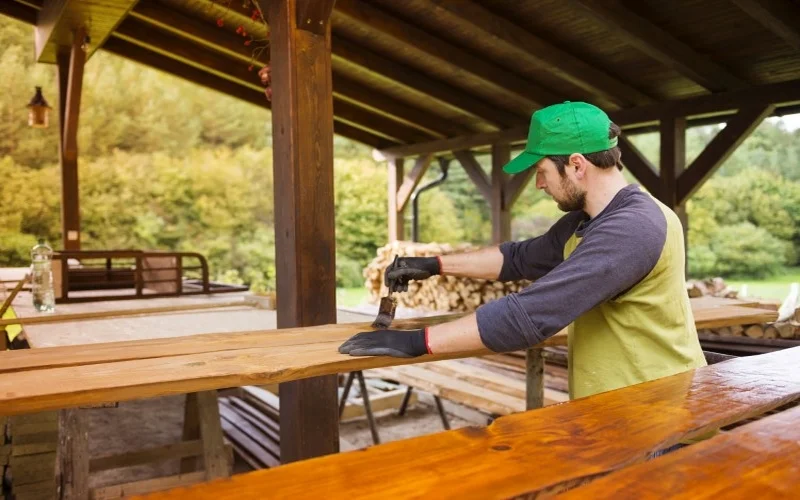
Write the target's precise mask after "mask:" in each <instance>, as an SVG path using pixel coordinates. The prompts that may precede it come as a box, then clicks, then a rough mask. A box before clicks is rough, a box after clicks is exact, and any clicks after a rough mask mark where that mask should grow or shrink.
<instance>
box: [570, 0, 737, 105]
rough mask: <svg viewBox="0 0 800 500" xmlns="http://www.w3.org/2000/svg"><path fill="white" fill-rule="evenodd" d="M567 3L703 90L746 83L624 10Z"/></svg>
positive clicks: (593, 0)
mask: <svg viewBox="0 0 800 500" xmlns="http://www.w3.org/2000/svg"><path fill="white" fill-rule="evenodd" d="M569 2H570V3H571V4H572V5H574V6H576V7H578V9H576V10H580V11H582V12H584V13H587V14H588V15H589V16H590V17H591V18H593V19H595V20H597V21H598V22H600V23H602V24H603V25H604V26H605V27H606V28H607V29H608V31H609V33H610V34H611V35H612V36H618V37H621V38H622V39H624V40H625V41H626V42H627V43H629V44H630V45H631V46H633V47H635V48H637V49H639V50H640V51H642V52H644V53H645V54H647V55H648V56H650V57H652V58H653V59H656V60H658V61H660V62H661V63H663V64H665V65H667V66H669V67H671V68H674V69H675V70H676V71H678V72H679V73H681V74H682V75H684V76H685V77H687V78H689V79H690V80H692V81H694V82H695V83H697V84H698V85H700V86H701V87H703V88H705V89H708V90H710V91H712V92H721V91H723V90H733V89H741V88H744V87H746V86H747V82H745V81H743V80H742V79H740V78H739V77H737V76H734V75H733V74H732V73H731V72H730V71H728V70H727V69H725V68H723V67H722V66H720V65H719V64H717V63H715V62H714V61H712V60H711V59H709V58H707V57H704V56H703V55H701V54H700V53H698V52H697V51H696V50H694V49H693V48H691V47H690V46H689V45H687V44H685V43H683V42H681V41H680V40H678V39H677V38H675V37H674V36H672V35H671V34H670V33H669V32H668V31H667V30H665V29H663V28H661V27H659V26H657V25H655V24H654V23H652V22H651V21H649V20H647V19H645V18H644V17H642V16H639V15H638V14H635V13H634V12H633V11H632V10H630V9H629V8H627V7H619V8H613V7H610V6H609V5H608V2H605V1H602V0H569Z"/></svg>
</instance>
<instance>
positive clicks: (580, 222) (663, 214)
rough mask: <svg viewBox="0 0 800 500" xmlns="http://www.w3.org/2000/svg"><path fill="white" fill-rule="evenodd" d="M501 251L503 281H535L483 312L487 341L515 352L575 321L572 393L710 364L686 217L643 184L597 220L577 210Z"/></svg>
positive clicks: (490, 345)
mask: <svg viewBox="0 0 800 500" xmlns="http://www.w3.org/2000/svg"><path fill="white" fill-rule="evenodd" d="M500 251H501V252H502V253H503V256H504V261H503V269H502V271H501V273H500V277H499V279H500V280H501V281H512V280H519V279H529V280H533V281H534V282H533V284H531V285H530V286H529V287H527V288H525V289H524V290H522V291H521V292H519V293H516V294H511V295H508V296H506V297H504V298H502V299H499V300H496V301H493V302H491V303H489V304H485V305H484V306H482V307H480V308H479V309H478V310H477V313H476V314H477V320H478V329H479V331H480V336H481V340H482V341H483V343H484V344H485V345H486V346H487V347H488V348H489V349H491V350H493V351H496V352H508V351H514V350H519V349H524V348H527V347H529V346H532V345H535V344H538V343H540V342H542V341H543V340H545V339H546V338H548V337H550V336H551V335H554V334H555V333H557V332H558V331H560V330H561V329H562V328H564V327H566V326H568V325H569V378H570V381H569V387H570V398H571V399H575V398H579V397H584V396H589V395H592V394H596V393H599V392H605V391H609V390H612V389H617V388H620V387H625V386H628V385H633V384H637V383H640V382H645V381H648V380H653V379H656V378H660V377H665V376H668V375H673V374H675V373H679V372H683V371H686V370H689V369H691V368H696V367H700V366H705V364H706V362H705V358H704V356H703V352H702V350H701V348H700V342H699V340H698V338H697V331H696V330H695V324H694V317H693V315H692V309H691V304H690V302H689V297H688V295H687V293H686V284H685V278H684V269H685V253H684V241H683V230H682V228H681V224H680V221H679V219H678V217H677V216H676V215H675V213H674V212H673V211H672V210H670V209H669V208H667V207H666V206H665V205H663V204H662V203H660V202H659V201H658V200H656V199H655V198H653V197H652V196H651V195H649V194H648V193H646V192H644V191H643V190H642V189H641V188H640V187H639V186H638V185H635V184H631V185H629V186H627V187H625V188H624V189H622V190H621V191H620V192H619V193H617V195H616V196H615V197H614V199H613V200H612V201H611V203H609V204H608V206H607V207H606V208H605V209H604V210H603V211H602V212H600V213H599V214H598V215H597V217H595V218H594V219H589V217H588V216H587V215H586V214H585V213H584V212H582V211H577V212H570V213H568V214H566V215H565V216H564V217H562V218H561V219H560V220H559V221H558V222H556V223H555V224H554V225H553V227H551V228H550V230H549V231H548V232H547V233H545V234H543V235H541V236H538V237H536V238H532V239H529V240H525V241H519V242H507V243H504V244H502V245H500Z"/></svg>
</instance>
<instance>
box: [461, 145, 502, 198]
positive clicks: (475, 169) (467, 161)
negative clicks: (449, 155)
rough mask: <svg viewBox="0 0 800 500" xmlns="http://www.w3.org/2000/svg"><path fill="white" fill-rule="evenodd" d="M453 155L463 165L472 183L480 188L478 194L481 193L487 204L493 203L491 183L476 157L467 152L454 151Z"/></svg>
mask: <svg viewBox="0 0 800 500" xmlns="http://www.w3.org/2000/svg"><path fill="white" fill-rule="evenodd" d="M453 155H454V156H455V157H456V159H457V160H458V161H459V162H460V163H461V166H462V167H464V171H466V172H467V175H468V176H469V178H470V180H472V183H473V184H475V187H476V188H478V192H479V193H481V195H482V196H483V198H484V199H485V200H486V202H487V203H489V202H491V199H492V185H491V181H490V180H489V177H488V176H487V175H486V172H484V171H483V167H481V165H480V163H478V160H476V159H475V155H473V154H472V153H471V152H469V151H467V150H459V151H453Z"/></svg>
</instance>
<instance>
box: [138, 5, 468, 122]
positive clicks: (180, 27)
mask: <svg viewBox="0 0 800 500" xmlns="http://www.w3.org/2000/svg"><path fill="white" fill-rule="evenodd" d="M131 17H135V18H137V19H140V20H142V21H145V22H147V23H149V24H151V25H153V26H155V27H158V28H160V29H162V30H166V31H170V32H172V33H174V34H176V35H178V36H180V37H182V38H186V39H189V40H191V41H192V42H197V43H199V44H203V45H205V46H207V47H209V48H212V49H214V50H215V51H218V52H221V53H223V54H224V55H226V56H229V57H232V58H235V59H237V60H240V61H243V62H252V63H255V64H260V65H264V64H267V63H268V62H269V51H268V50H265V51H262V52H261V53H260V54H259V55H258V57H254V54H253V50H252V49H250V48H248V47H246V46H245V45H244V44H243V43H242V38H241V37H240V36H237V35H234V34H233V33H232V32H228V31H225V30H224V29H223V30H221V29H219V28H216V27H214V28H212V27H211V26H209V25H207V24H206V23H203V22H201V21H199V20H197V19H193V18H191V17H189V16H186V15H184V14H180V13H177V12H175V11H170V10H167V9H164V8H159V6H158V5H157V4H156V3H155V2H154V1H153V0H139V3H138V4H137V6H136V7H135V9H134V10H133V11H132V12H131ZM333 93H334V95H336V96H338V97H343V98H345V99H346V100H348V101H350V102H352V103H354V104H356V105H360V106H363V107H366V108H367V109H370V110H371V111H374V112H377V113H379V114H382V115H384V116H387V117H389V118H392V119H394V120H397V121H400V122H403V123H405V124H407V125H410V126H412V127H414V128H417V129H419V130H422V131H424V132H426V133H429V134H431V135H432V136H434V137H447V136H453V135H461V134H465V133H469V132H470V131H471V129H468V128H466V127H463V126H459V125H458V124H455V123H452V122H450V121H448V120H446V119H444V118H442V117H439V116H436V115H434V114H431V113H428V112H425V111H423V110H421V109H419V108H416V107H413V106H409V105H408V104H406V103H402V102H400V101H397V100H396V99H393V98H391V97H389V96H386V95H383V94H380V93H379V92H377V91H376V90H375V89H372V88H369V87H367V86H365V85H363V84H361V83H358V82H356V81H354V80H352V79H349V78H347V77H345V76H342V75H341V74H340V73H339V72H337V71H336V68H335V67H334V68H333Z"/></svg>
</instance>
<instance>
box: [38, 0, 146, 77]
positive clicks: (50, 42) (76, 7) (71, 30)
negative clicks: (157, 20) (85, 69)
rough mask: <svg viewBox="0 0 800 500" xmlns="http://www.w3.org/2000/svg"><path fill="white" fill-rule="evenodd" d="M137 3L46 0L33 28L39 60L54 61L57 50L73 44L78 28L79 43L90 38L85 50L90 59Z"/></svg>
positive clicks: (99, 0) (123, 1)
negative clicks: (86, 37) (85, 37)
mask: <svg viewBox="0 0 800 500" xmlns="http://www.w3.org/2000/svg"><path fill="white" fill-rule="evenodd" d="M134 4H136V0H114V1H108V0H45V1H44V2H43V3H42V6H41V10H39V14H38V16H37V20H36V29H35V30H34V38H33V41H34V50H35V52H34V53H35V55H36V61H37V62H40V63H55V62H56V56H57V54H58V52H59V51H60V50H61V48H62V47H65V46H69V45H71V44H72V42H73V39H74V38H77V37H76V36H75V35H76V33H78V32H79V31H80V38H79V40H78V45H79V46H80V45H81V44H82V43H83V41H84V36H88V37H89V39H90V43H89V44H88V45H87V46H86V52H85V53H84V57H85V58H86V59H89V58H90V57H91V56H92V54H94V51H95V50H97V48H98V47H100V46H102V45H103V43H104V42H105V40H106V38H108V36H109V35H110V34H111V32H112V31H114V29H115V28H116V27H117V25H118V24H119V22H120V21H121V20H122V19H123V18H124V17H125V16H126V15H127V13H128V11H130V9H131V8H132V7H133V6H134Z"/></svg>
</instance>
